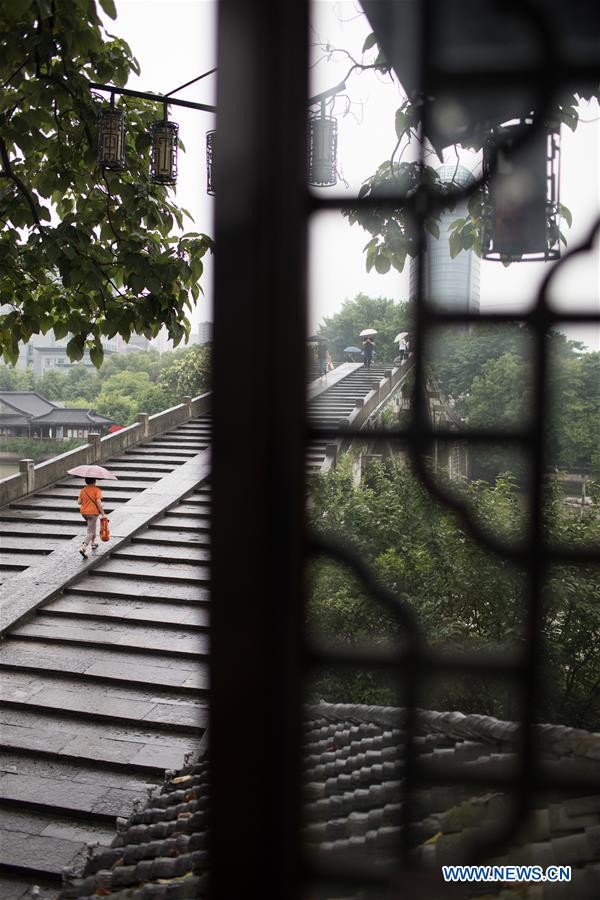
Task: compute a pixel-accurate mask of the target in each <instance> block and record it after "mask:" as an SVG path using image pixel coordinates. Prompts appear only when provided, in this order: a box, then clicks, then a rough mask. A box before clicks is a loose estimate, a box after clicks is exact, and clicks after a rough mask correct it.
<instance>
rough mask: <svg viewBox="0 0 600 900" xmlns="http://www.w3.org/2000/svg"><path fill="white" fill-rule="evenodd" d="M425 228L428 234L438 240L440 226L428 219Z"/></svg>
mask: <svg viewBox="0 0 600 900" xmlns="http://www.w3.org/2000/svg"><path fill="white" fill-rule="evenodd" d="M425 228H426V229H427V231H428V232H429V234H431V235H433V237H434V238H439V236H440V226H439V225H438V223H437V222H434V221H433V220H432V219H428V220H427V222H426V223H425Z"/></svg>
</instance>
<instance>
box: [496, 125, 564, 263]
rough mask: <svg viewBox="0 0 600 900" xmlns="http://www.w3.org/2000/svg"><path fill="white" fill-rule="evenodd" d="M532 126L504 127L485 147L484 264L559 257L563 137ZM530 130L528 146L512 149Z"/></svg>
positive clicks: (552, 131)
mask: <svg viewBox="0 0 600 900" xmlns="http://www.w3.org/2000/svg"><path fill="white" fill-rule="evenodd" d="M533 125H534V123H533V120H532V119H525V120H520V121H518V122H515V123H511V124H510V125H502V126H500V127H499V128H496V129H494V131H493V133H492V135H491V136H490V138H489V139H488V141H487V142H486V144H485V145H484V147H483V171H484V175H486V176H487V177H488V179H489V180H488V187H487V202H486V209H485V214H484V225H483V246H482V249H483V257H484V259H492V260H500V261H504V262H511V261H513V262H516V261H519V260H521V261H524V262H528V261H537V260H550V259H558V257H559V256H560V203H559V197H558V175H559V163H560V154H559V132H558V131H557V130H555V129H542V130H541V131H539V132H537V131H535V132H534V131H533ZM527 128H531V129H532V133H531V135H527V139H526V142H525V143H522V144H520V145H519V146H517V147H513V144H514V143H515V138H517V137H519V139H520V138H521V136H522V135H523V131H524V129H527ZM494 156H496V170H495V172H494V174H491V166H492V161H493V159H494Z"/></svg>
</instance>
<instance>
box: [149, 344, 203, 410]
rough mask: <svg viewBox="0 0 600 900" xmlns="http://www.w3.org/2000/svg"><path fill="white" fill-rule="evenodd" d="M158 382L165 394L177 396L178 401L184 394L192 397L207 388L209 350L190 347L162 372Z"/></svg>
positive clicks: (179, 401)
mask: <svg viewBox="0 0 600 900" xmlns="http://www.w3.org/2000/svg"><path fill="white" fill-rule="evenodd" d="M160 383H161V387H162V388H163V390H164V391H165V394H166V396H168V397H170V398H172V397H177V398H178V399H177V401H176V402H178V403H181V400H182V398H183V397H185V396H186V395H187V396H189V397H194V396H196V395H197V394H201V393H203V392H204V391H206V390H208V387H209V385H210V350H209V349H208V348H200V347H192V348H191V349H190V351H189V353H187V354H186V356H185V357H182V358H181V359H177V360H175V361H174V362H173V363H172V365H170V366H168V367H167V368H166V369H165V370H164V371H163V372H162V374H161V379H160Z"/></svg>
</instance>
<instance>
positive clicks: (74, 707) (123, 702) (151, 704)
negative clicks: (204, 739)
mask: <svg viewBox="0 0 600 900" xmlns="http://www.w3.org/2000/svg"><path fill="white" fill-rule="evenodd" d="M0 697H1V699H2V704H3V706H4V708H5V709H13V710H14V709H20V710H27V711H29V710H35V711H38V712H42V713H44V714H46V713H47V712H48V713H49V712H51V711H53V712H56V713H61V714H63V713H64V714H67V715H69V716H77V717H78V718H79V717H83V718H84V719H86V720H90V721H92V722H95V723H104V724H105V725H107V726H108V725H109V724H110V723H116V724H118V725H121V724H125V723H127V724H129V725H132V726H134V727H136V728H143V729H144V730H147V729H150V730H152V731H153V732H154V731H155V730H156V729H159V730H160V729H163V728H164V726H168V727H169V730H170V733H171V732H173V733H175V732H176V733H182V734H188V733H192V734H193V733H195V732H196V731H197V729H198V728H199V727H203V726H205V724H206V717H207V715H206V714H207V710H206V706H204V705H201V704H199V703H198V702H194V701H193V700H192V698H191V697H182V696H180V695H179V694H177V693H173V692H167V691H165V690H157V689H156V688H152V690H148V689H147V688H145V687H144V688H142V687H138V688H131V687H124V686H122V685H118V684H111V685H109V684H103V685H100V684H94V683H85V682H81V681H80V680H74V679H73V678H64V677H63V678H61V677H59V676H49V675H47V674H39V675H33V674H31V673H25V672H7V671H4V672H3V673H2V683H1V685H0ZM1 782H2V779H0V796H1V789H2V783H1Z"/></svg>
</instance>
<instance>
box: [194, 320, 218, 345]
mask: <svg viewBox="0 0 600 900" xmlns="http://www.w3.org/2000/svg"><path fill="white" fill-rule="evenodd" d="M197 336H198V340H197V341H194V342H193V343H195V344H200V345H202V344H210V342H211V341H212V339H213V323H212V322H200V325H199V326H198V332H197ZM192 337H195V335H192Z"/></svg>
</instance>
